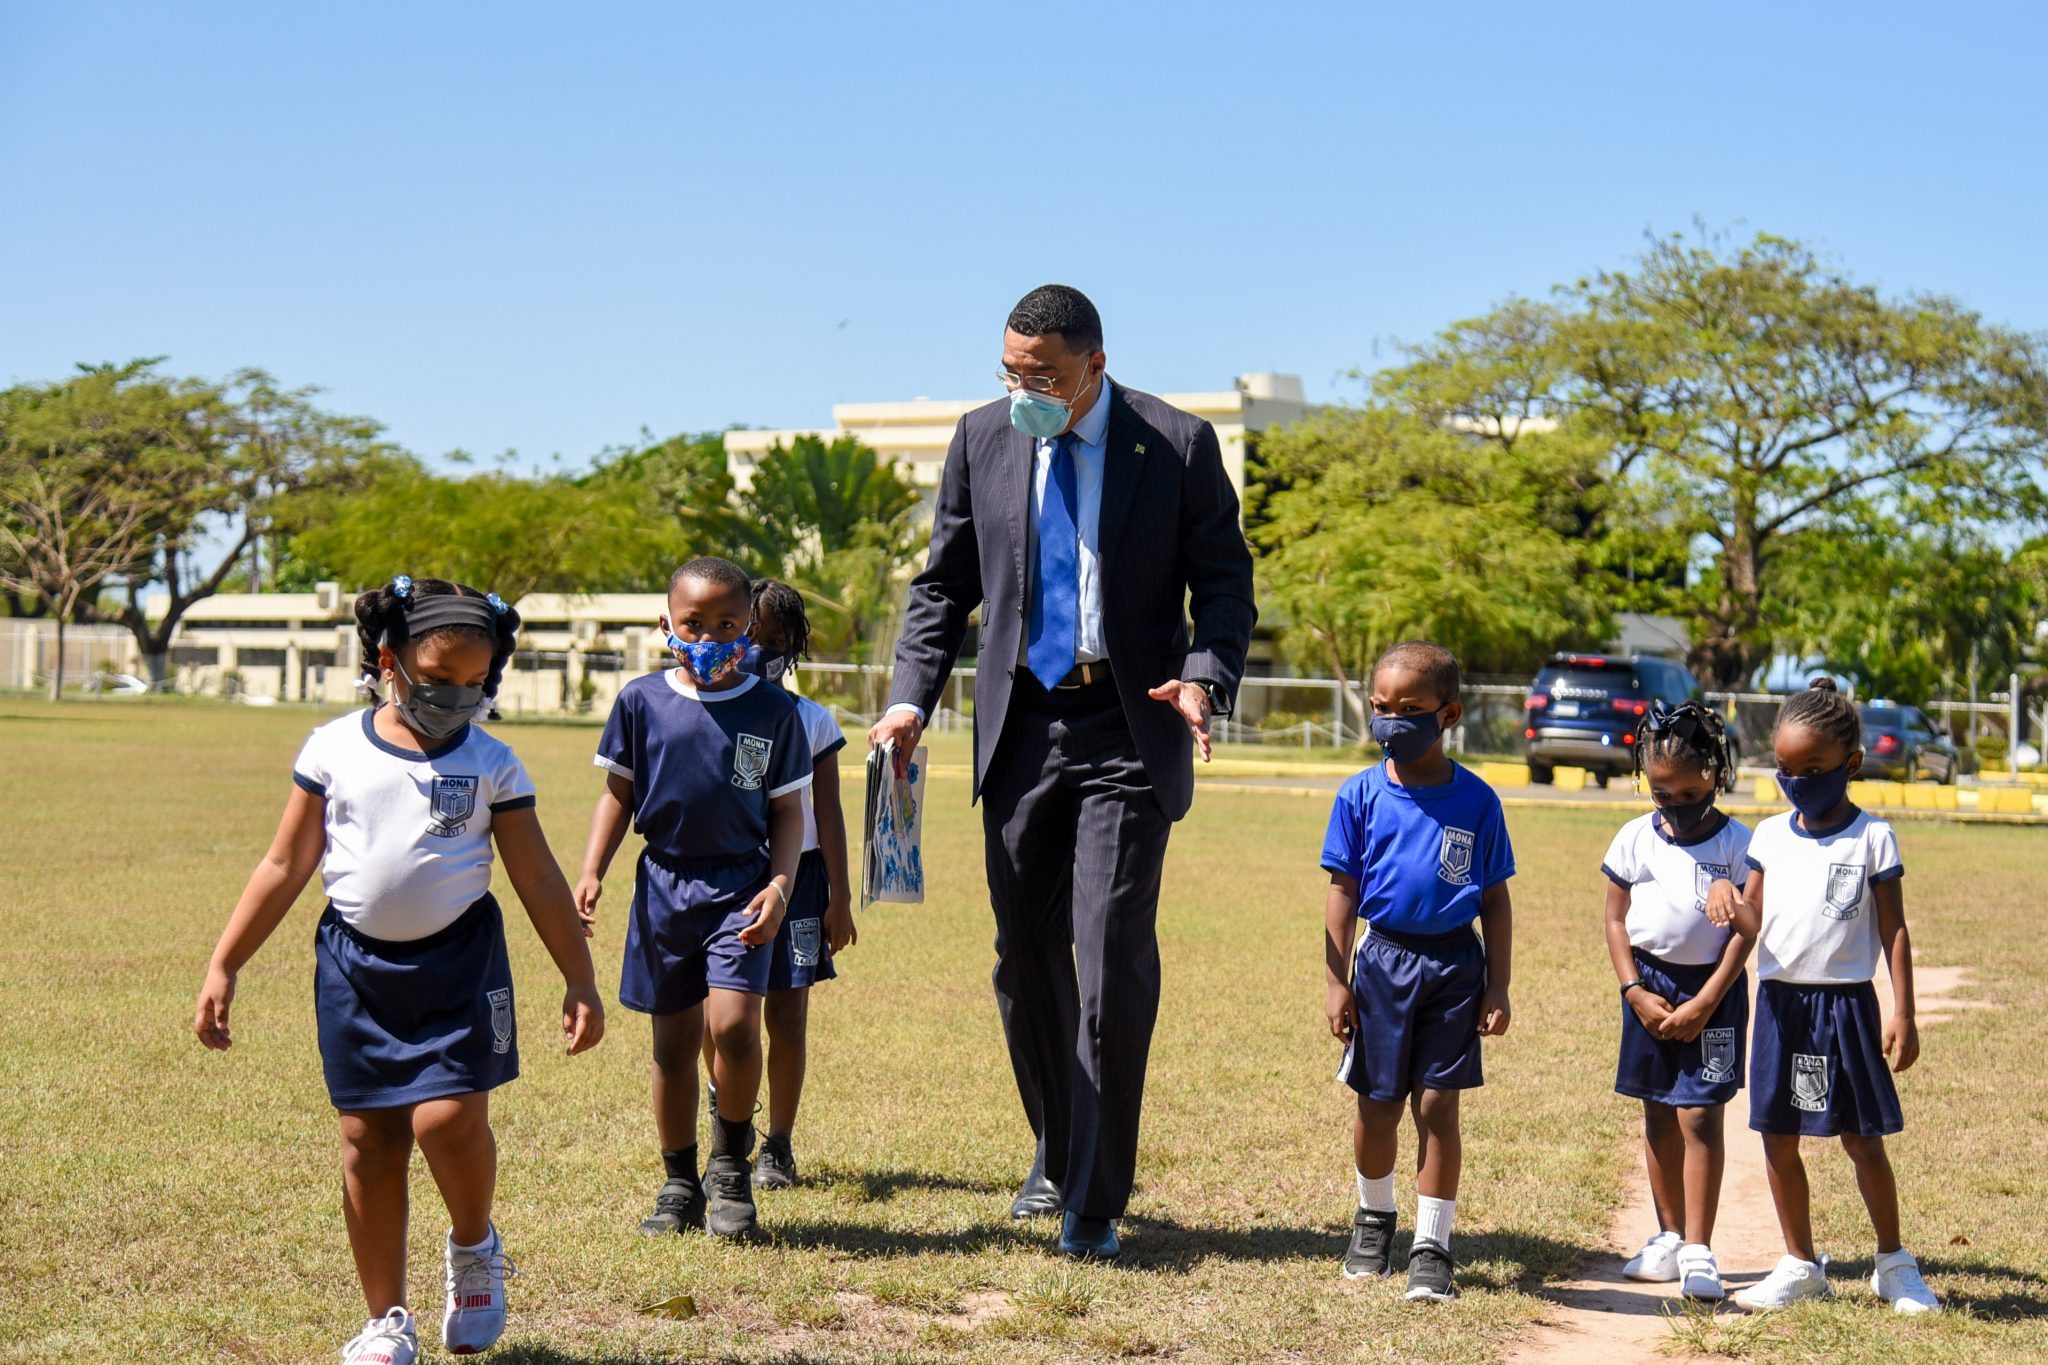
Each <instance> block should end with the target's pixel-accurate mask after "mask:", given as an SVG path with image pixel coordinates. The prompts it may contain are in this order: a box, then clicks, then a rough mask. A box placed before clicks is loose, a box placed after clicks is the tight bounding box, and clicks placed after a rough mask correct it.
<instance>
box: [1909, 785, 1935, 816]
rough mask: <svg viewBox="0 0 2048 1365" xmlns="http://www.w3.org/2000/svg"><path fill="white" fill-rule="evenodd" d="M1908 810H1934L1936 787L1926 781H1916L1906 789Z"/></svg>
mask: <svg viewBox="0 0 2048 1365" xmlns="http://www.w3.org/2000/svg"><path fill="white" fill-rule="evenodd" d="M1903 795H1904V796H1905V798H1906V809H1907V810H1933V809H1934V788H1932V787H1930V786H1928V785H1927V784H1926V783H1925V782H1915V783H1912V784H1911V785H1909V786H1907V787H1906V788H1905V789H1904V792H1903Z"/></svg>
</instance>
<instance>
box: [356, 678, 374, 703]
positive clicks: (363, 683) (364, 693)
mask: <svg viewBox="0 0 2048 1365" xmlns="http://www.w3.org/2000/svg"><path fill="white" fill-rule="evenodd" d="M356 695H357V696H358V697H362V698H365V699H367V698H370V697H374V696H376V695H377V684H375V683H373V682H371V681H370V680H369V678H368V677H367V676H364V677H359V678H357V679H356Z"/></svg>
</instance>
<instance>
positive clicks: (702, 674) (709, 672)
mask: <svg viewBox="0 0 2048 1365" xmlns="http://www.w3.org/2000/svg"><path fill="white" fill-rule="evenodd" d="M668 647H669V649H670V650H672V651H674V653H675V656H676V658H677V659H679V660H681V661H682V664H683V666H684V667H686V668H688V669H689V670H690V676H691V677H693V678H695V679H696V680H697V684H698V686H700V687H702V686H708V685H709V684H711V683H715V682H718V681H719V680H720V679H722V678H724V677H725V675H726V674H728V673H730V672H732V671H733V670H734V669H735V668H738V667H739V666H740V661H741V660H742V659H744V658H745V657H746V653H747V637H746V636H745V635H740V636H738V637H736V638H734V639H731V640H684V639H681V638H679V637H677V636H676V634H675V633H674V632H670V634H669V637H668Z"/></svg>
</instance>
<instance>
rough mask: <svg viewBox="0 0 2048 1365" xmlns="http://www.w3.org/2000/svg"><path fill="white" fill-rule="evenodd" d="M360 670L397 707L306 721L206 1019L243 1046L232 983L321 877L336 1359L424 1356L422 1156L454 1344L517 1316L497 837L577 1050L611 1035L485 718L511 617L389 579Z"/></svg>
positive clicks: (208, 1035) (514, 1064) (221, 1046)
mask: <svg viewBox="0 0 2048 1365" xmlns="http://www.w3.org/2000/svg"><path fill="white" fill-rule="evenodd" d="M356 622H357V631H358V634H359V636H360V638H361V641H362V648H363V671H364V675H365V677H366V679H378V678H381V679H382V680H383V682H384V683H385V684H386V686H387V687H389V689H390V697H391V699H390V701H389V702H388V703H385V704H381V705H376V706H373V707H371V708H370V709H369V710H366V711H359V712H353V713H351V714H349V715H347V716H344V717H342V718H341V719H340V720H336V721H331V722H329V723H328V724H326V725H322V726H320V727H319V728H318V729H316V730H314V731H313V734H312V737H311V738H309V739H308V740H307V741H306V745H305V747H304V748H303V749H302V750H301V751H300V753H299V757H298V760H297V762H296V763H295V764H294V765H293V771H292V780H293V782H294V784H295V786H294V789H293V791H292V795H291V799H290V801H289V803H288V804H287V805H286V807H285V813H284V819H283V821H282V822H281V823H280V824H279V826H278V831H277V836H276V838H275V839H274V840H273V841H272V843H271V847H270V852H269V854H268V855H266V856H265V858H264V859H263V861H262V862H261V863H260V864H258V865H257V868H256V871H255V873H254V874H252V875H251V876H250V878H249V884H248V887H247V888H246V889H245V890H244V891H243V892H242V897H241V900H240V901H239V902H238V903H237V904H236V906H235V911H234V914H233V915H232V916H230V917H229V920H228V924H227V928H226V929H225V930H223V931H222V933H221V937H220V943H219V945H218V946H217V947H216V948H215V949H214V953H213V961H212V963H211V964H210V966H209V967H208V970H207V974H206V984H205V986H204V987H203V988H202V989H201V991H200V993H199V1004H198V1009H197V1013H196V1016H195V1019H194V1028H195V1030H196V1031H197V1032H198V1034H199V1037H200V1040H201V1041H202V1042H204V1043H205V1044H206V1045H207V1046H208V1047H210V1048H215V1049H218V1050H221V1051H225V1050H226V1049H227V1048H228V1047H229V1045H230V1042H231V1037H230V1033H229V1028H228V1012H229V1007H230V1004H231V1002H232V1001H233V999H234V994H235V977H236V974H237V973H238V972H239V971H240V970H241V968H242V966H243V964H244V963H246V962H247V961H248V960H249V959H250V958H251V957H253V956H254V955H255V953H256V950H257V949H258V948H259V947H261V946H262V944H263V942H264V940H265V939H267V938H269V937H270V935H271V933H272V931H273V930H275V929H276V928H277V926H278V925H279V923H281V922H282V921H283V919H284V916H285V912H286V911H288V910H289V909H290V908H291V905H292V902H293V901H294V900H295V899H296V898H297V897H298V894H299V892H300V890H301V889H302V888H304V886H305V884H306V882H307V881H308V880H309V879H310V878H311V877H312V874H313V872H314V870H315V869H316V868H318V869H320V871H321V873H322V877H323V880H324V882H325V889H326V892H327V902H328V903H327V908H326V910H325V912H324V913H323V914H322V915H321V917H320V923H319V927H318V929H317V931H316V935H315V940H314V948H315V952H314V959H315V964H316V965H315V972H314V996H315V1017H316V1019H317V1022H318V1028H319V1039H320V1061H321V1066H322V1068H323V1070H324V1071H325V1073H326V1079H327V1089H328V1095H329V1098H330V1099H331V1100H332V1102H333V1104H334V1107H335V1109H336V1110H338V1111H339V1112H340V1115H341V1134H342V1185H343V1192H344V1195H343V1198H344V1208H345V1211H346V1214H347V1222H348V1234H349V1243H350V1246H351V1247H352V1248H353V1250H354V1252H355V1261H356V1270H357V1274H358V1275H359V1277H360V1278H361V1280H362V1287H363V1296H364V1298H365V1299H366V1300H367V1302H368V1304H369V1308H370V1311H371V1312H372V1313H373V1314H376V1315H377V1316H375V1317H373V1318H371V1319H370V1321H369V1323H368V1324H367V1325H366V1326H365V1327H364V1329H363V1330H362V1332H361V1333H359V1334H358V1335H357V1336H356V1337H355V1338H354V1339H353V1340H351V1341H350V1342H349V1343H348V1344H347V1345H346V1346H345V1347H343V1348H342V1360H343V1362H344V1365H411V1362H412V1361H413V1360H414V1359H415V1358H416V1357H417V1355H418V1351H419V1342H418V1338H417V1335H416V1333H415V1330H414V1327H413V1323H412V1317H411V1314H410V1313H409V1312H408V1311H407V1309H406V1307H405V1233H406V1214H407V1189H406V1185H407V1168H408V1166H409V1165H410V1160H411V1155H412V1148H413V1144H414V1143H415V1142H417V1143H418V1144H419V1147H420V1150H421V1151H422V1152H423V1153H424V1154H425V1155H426V1158H427V1165H428V1169H429V1170H430V1171H431V1172H432V1173H433V1177H434V1182H435V1184H436V1185H438V1186H439V1187H440V1191H441V1197H442V1199H443V1200H444V1201H445V1202H446V1204H447V1206H448V1213H449V1219H450V1221H451V1223H452V1224H453V1226H452V1228H451V1229H450V1231H449V1234H448V1241H447V1247H446V1251H445V1256H444V1264H445V1268H446V1271H447V1296H446V1302H445V1305H444V1311H443V1314H442V1320H441V1340H442V1345H444V1346H445V1347H446V1348H447V1349H448V1350H449V1351H450V1352H452V1353H454V1354H457V1355H462V1354H468V1353H472V1352H476V1351H481V1350H484V1349H486V1348H488V1347H489V1346H490V1345H492V1343H494V1342H495V1341H496V1340H497V1339H498V1336H499V1334H500V1333H501V1332H502V1331H503V1330H504V1325H505V1294H504V1279H505V1276H506V1275H508V1274H511V1273H512V1267H511V1263H510V1262H509V1261H507V1260H506V1259H505V1255H504V1249H503V1246H502V1244H501V1242H500V1241H499V1238H498V1232H497V1229H496V1228H495V1227H494V1226H493V1225H492V1223H491V1200H492V1195H493V1192H494V1189H495V1186H496V1182H497V1146H496V1142H495V1139H494V1138H493V1137H492V1135H491V1128H490V1112H489V1098H488V1096H489V1092H490V1091H491V1090H492V1089H494V1088H496V1087H497V1086H499V1085H502V1084H504V1083H505V1082H506V1081H509V1080H511V1079H512V1078H513V1077H514V1076H516V1075H518V1074H519V1053H518V1049H517V1046H516V1043H515V1035H516V1020H515V1015H514V1010H513V1005H512V971H511V964H510V962H509V960H508V958H507V955H506V950H505V929H504V922H503V919H502V917H501V916H500V914H499V910H498V903H497V901H496V900H495V899H493V898H492V896H491V893H490V883H491V861H492V859H491V852H492V848H491V846H492V842H493V840H495V841H496V844H497V850H498V852H499V853H501V854H502V855H503V856H504V859H505V870H506V872H507V873H508V874H509V875H510V877H511V880H512V886H513V889H514V890H516V891H517V892H518V893H519V899H520V901H521V903H522V904H523V905H524V906H525V907H526V912H527V916H528V918H529V919H531V920H532V921H533V926H534V929H535V930H536V931H537V932H538V933H539V935H540V937H541V940H542V942H543V943H545V944H546V945H547V948H548V951H549V953H550V954H551V955H552V956H553V957H554V960H555V965H556V966H557V967H558V968H560V969H561V973H562V977H563V980H564V981H565V982H566V983H567V986H568V989H567V991H566V993H565V994H564V996H563V999H562V1027H563V1029H564V1031H565V1032H566V1033H567V1034H568V1037H569V1051H570V1052H572V1053H575V1052H582V1051H584V1050H585V1049H587V1048H590V1047H592V1046H594V1045H595V1044H596V1043H597V1041H598V1039H599V1038H601V1037H602V1036H603V1034H604V1008H603V1006H602V1005H601V1004H600V1003H599V1001H598V997H597V989H596V984H595V981H596V978H595V974H594V971H593V969H592V967H591V962H590V951H589V948H588V947H587V946H586V945H585V943H584V938H585V937H586V936H587V935H588V934H589V928H588V926H587V925H586V924H584V923H582V922H580V921H579V918H578V916H577V913H576V908H575V904H574V902H573V901H572V899H571V897H570V894H569V884H568V882H567V881H566V880H565V879H564V878H563V876H562V872H561V869H560V867H558V866H557V865H556V863H555V859H554V855H553V854H552V853H550V852H549V850H548V845H547V839H546V837H545V836H544V835H543V834H542V833H541V827H540V821H539V819H538V818H537V817H536V815H535V813H534V791H533V783H532V782H531V781H530V780H529V779H528V778H527V776H526V770H525V769H524V768H523V767H521V766H520V763H519V760H518V758H517V757H515V756H514V755H513V753H512V751H511V749H509V748H507V747H506V746H505V745H504V744H503V743H501V742H500V741H499V740H497V739H495V738H493V737H492V736H490V735H487V734H485V733H484V731H483V730H482V729H481V728H480V727H478V726H476V725H474V724H472V723H471V722H472V719H473V717H474V716H475V715H476V713H477V711H478V710H479V709H480V708H481V707H482V706H484V705H485V704H486V703H487V701H488V699H489V698H490V697H492V696H494V695H495V694H496V692H497V686H498V680H499V678H500V677H501V676H502V674H503V671H504V666H505V661H506V659H508V658H509V657H510V656H511V653H512V642H513V639H514V637H515V636H516V635H517V633H518V630H519V617H518V614H517V613H516V612H514V611H512V610H511V609H510V608H509V607H507V606H506V605H505V604H504V603H503V602H501V601H499V600H498V597H497V595H496V594H495V593H493V594H490V595H489V596H486V595H485V594H483V593H480V592H478V591H476V590H475V589H474V588H467V587H462V586H460V585H457V584H453V583H446V582H443V581H441V580H439V579H431V578H423V579H418V580H414V579H411V578H407V577H403V576H401V577H399V578H397V579H394V580H393V581H392V582H391V583H390V584H389V585H387V586H385V587H384V588H381V589H378V590H376V591H373V592H367V593H364V594H363V595H362V596H361V597H359V598H357V599H356Z"/></svg>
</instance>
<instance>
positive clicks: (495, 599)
mask: <svg viewBox="0 0 2048 1365" xmlns="http://www.w3.org/2000/svg"><path fill="white" fill-rule="evenodd" d="M484 601H486V602H488V603H490V604H491V610H492V611H494V612H496V613H498V615H500V616H503V615H504V614H505V613H506V612H508V611H510V610H512V608H510V607H508V606H506V605H505V599H504V598H502V597H500V596H498V594H496V593H494V592H487V593H485V594H484Z"/></svg>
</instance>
